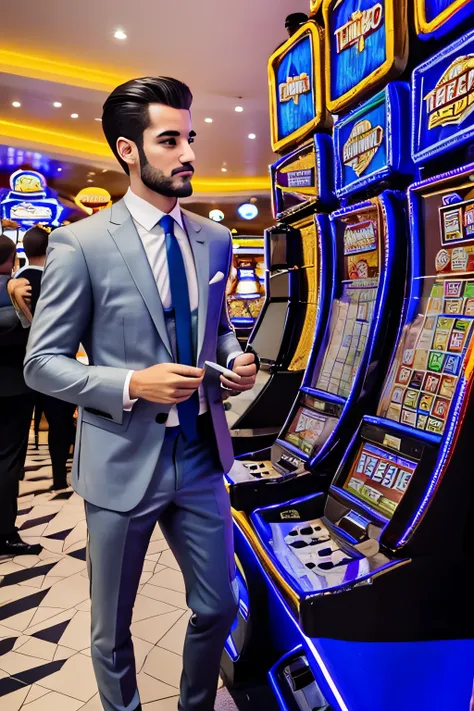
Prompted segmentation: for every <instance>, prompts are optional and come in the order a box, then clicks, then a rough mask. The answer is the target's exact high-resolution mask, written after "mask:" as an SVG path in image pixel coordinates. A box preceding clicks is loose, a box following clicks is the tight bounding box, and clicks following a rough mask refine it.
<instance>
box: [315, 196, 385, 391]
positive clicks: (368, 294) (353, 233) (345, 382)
mask: <svg viewBox="0 0 474 711" xmlns="http://www.w3.org/2000/svg"><path fill="white" fill-rule="evenodd" d="M337 229H338V233H339V236H340V242H339V243H340V244H341V246H342V247H343V251H344V257H343V274H342V275H341V276H342V280H341V283H340V288H339V291H340V295H339V297H338V298H336V299H335V300H334V302H333V305H332V312H331V322H330V329H329V339H328V342H327V346H326V349H325V351H324V354H323V357H322V360H321V365H320V367H319V368H317V369H316V372H315V377H314V380H313V384H312V387H315V388H317V389H318V390H324V391H325V392H328V393H332V394H334V395H338V396H339V397H344V398H348V397H349V395H350V392H351V389H352V385H353V382H354V378H355V376H356V374H357V372H358V370H359V367H360V363H361V360H362V358H363V356H364V353H365V350H366V348H367V343H368V335H369V331H370V326H371V323H372V316H373V311H374V307H375V302H376V299H377V293H378V285H379V252H378V239H379V237H378V229H379V228H378V218H377V209H376V208H375V207H374V208H373V209H371V210H364V211H361V212H354V213H352V214H351V215H350V216H348V217H347V218H345V219H344V220H339V221H338V224H337Z"/></svg>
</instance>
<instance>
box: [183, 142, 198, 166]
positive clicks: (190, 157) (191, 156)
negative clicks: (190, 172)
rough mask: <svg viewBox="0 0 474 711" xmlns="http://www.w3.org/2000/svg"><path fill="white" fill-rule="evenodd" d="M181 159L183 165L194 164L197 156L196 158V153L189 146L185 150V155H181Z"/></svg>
mask: <svg viewBox="0 0 474 711" xmlns="http://www.w3.org/2000/svg"><path fill="white" fill-rule="evenodd" d="M179 159H180V161H181V163H183V164H184V163H194V161H195V160H196V156H195V153H194V151H193V149H192V148H191V146H190V145H188V146H187V148H185V150H184V153H182V154H181V156H180V158H179Z"/></svg>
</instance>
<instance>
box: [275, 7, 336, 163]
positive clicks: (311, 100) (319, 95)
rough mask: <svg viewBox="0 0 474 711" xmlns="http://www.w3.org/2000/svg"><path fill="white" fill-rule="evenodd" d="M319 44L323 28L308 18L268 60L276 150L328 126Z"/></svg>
mask: <svg viewBox="0 0 474 711" xmlns="http://www.w3.org/2000/svg"><path fill="white" fill-rule="evenodd" d="M322 47H323V38H322V31H321V30H320V29H319V27H318V26H317V25H316V23H314V22H311V21H310V22H307V23H306V24H304V25H302V26H301V27H300V28H299V29H298V30H297V31H296V32H295V34H294V35H293V36H292V37H290V39H288V40H287V41H286V42H285V43H284V44H282V45H281V47H278V49H277V50H276V51H275V52H274V53H273V54H272V56H271V57H270V59H269V60H268V82H269V92H270V118H271V129H272V148H273V150H274V151H275V152H277V153H278V152H280V151H283V150H286V149H287V148H289V147H290V146H292V145H294V144H296V143H299V142H301V141H303V140H304V139H305V138H307V137H308V136H309V135H311V134H313V133H314V132H315V131H317V130H319V129H322V128H326V127H328V126H330V125H331V121H330V118H329V117H328V114H327V111H326V105H325V92H324V68H323V56H322V55H323V49H322Z"/></svg>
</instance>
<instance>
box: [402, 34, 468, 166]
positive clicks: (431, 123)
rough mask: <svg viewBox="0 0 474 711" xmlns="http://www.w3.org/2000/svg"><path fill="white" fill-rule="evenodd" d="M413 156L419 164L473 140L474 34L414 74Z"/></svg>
mask: <svg viewBox="0 0 474 711" xmlns="http://www.w3.org/2000/svg"><path fill="white" fill-rule="evenodd" d="M412 96H413V139H412V154H413V160H414V161H415V163H417V164H420V163H424V162H425V161H428V160H430V159H432V158H436V157H438V156H440V155H442V154H443V153H445V152H446V151H448V150H452V149H455V148H459V147H461V146H463V145H465V144H467V143H468V142H469V141H472V140H473V138H474V31H473V32H470V33H469V34H467V35H465V36H464V37H462V38H461V39H459V40H457V41H456V42H453V44H451V45H449V46H448V47H446V48H445V49H443V50H442V51H441V52H439V53H438V54H436V55H435V56H434V57H432V58H431V59H429V60H428V61H427V62H425V63H424V64H421V65H420V66H419V67H418V68H417V69H415V71H414V72H413V92H412Z"/></svg>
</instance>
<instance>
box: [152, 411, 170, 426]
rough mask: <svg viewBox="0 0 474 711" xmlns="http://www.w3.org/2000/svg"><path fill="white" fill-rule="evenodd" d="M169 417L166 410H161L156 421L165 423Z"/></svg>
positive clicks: (161, 423) (160, 423)
mask: <svg viewBox="0 0 474 711" xmlns="http://www.w3.org/2000/svg"><path fill="white" fill-rule="evenodd" d="M167 419H168V415H167V414H166V412H159V413H158V414H157V416H156V417H155V422H157V423H158V424H159V425H164V424H165V422H166V420H167Z"/></svg>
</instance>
